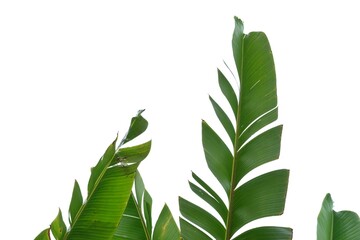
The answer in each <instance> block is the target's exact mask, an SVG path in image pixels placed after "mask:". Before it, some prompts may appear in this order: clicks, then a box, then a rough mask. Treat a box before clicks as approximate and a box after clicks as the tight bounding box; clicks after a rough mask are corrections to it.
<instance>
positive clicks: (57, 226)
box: [50, 209, 66, 240]
mask: <svg viewBox="0 0 360 240" xmlns="http://www.w3.org/2000/svg"><path fill="white" fill-rule="evenodd" d="M50 229H51V233H52V234H53V235H54V237H55V239H56V240H62V239H63V237H64V236H65V233H66V225H65V223H64V220H63V218H62V214H61V210H60V209H59V213H58V215H57V216H56V218H55V219H54V221H53V222H52V223H51V225H50Z"/></svg>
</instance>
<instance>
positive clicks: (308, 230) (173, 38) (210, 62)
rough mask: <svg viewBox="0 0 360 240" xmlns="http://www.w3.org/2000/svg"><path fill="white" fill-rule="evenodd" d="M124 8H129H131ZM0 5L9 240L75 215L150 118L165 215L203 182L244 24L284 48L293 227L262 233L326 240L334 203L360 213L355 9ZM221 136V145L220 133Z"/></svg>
mask: <svg viewBox="0 0 360 240" xmlns="http://www.w3.org/2000/svg"><path fill="white" fill-rule="evenodd" d="M124 2H125V1H124ZM129 2H130V1H127V3H126V4H125V3H122V2H121V1H98V2H95V1H57V2H55V1H1V3H0V111H1V112H0V226H1V227H0V229H1V237H0V238H1V239H33V238H34V237H35V236H36V235H37V234H38V233H39V232H40V231H41V230H43V229H44V228H46V227H47V226H48V225H49V224H50V222H51V221H52V220H53V218H54V217H55V216H56V214H57V211H58V207H60V208H61V209H62V210H63V212H64V213H66V212H67V209H68V204H69V202H70V197H71V191H72V187H73V181H74V179H78V181H79V182H80V185H81V187H82V190H83V193H86V185H87V179H88V177H89V173H90V171H89V170H90V167H91V166H94V165H95V164H96V162H97V161H98V158H99V157H100V156H101V155H102V153H103V151H104V150H105V149H106V147H107V146H108V144H110V142H111V141H112V140H113V139H114V137H115V135H116V133H117V132H118V131H119V134H120V136H122V135H123V134H124V133H125V131H126V129H127V127H128V124H129V121H130V118H131V117H132V116H133V115H135V114H136V112H137V110H138V109H143V108H145V109H146V111H145V112H144V117H146V118H147V119H148V120H149V123H150V125H149V131H148V132H147V134H146V136H145V137H144V139H146V138H152V139H153V148H152V152H151V154H150V155H149V157H148V158H147V159H146V161H144V162H143V163H142V165H141V168H140V170H141V172H142V175H143V178H144V181H145V183H146V186H147V188H148V190H149V191H150V193H151V194H152V196H153V200H154V207H155V209H154V215H155V216H157V214H158V213H159V209H160V208H161V207H162V205H163V204H164V203H165V202H166V203H168V204H169V206H170V208H171V210H172V211H173V214H174V216H175V218H178V216H179V213H178V210H177V209H178V207H177V198H178V195H182V196H185V197H186V198H187V199H190V200H192V201H195V199H196V196H195V195H193V194H191V193H190V191H189V190H188V189H189V188H188V185H187V180H188V179H190V175H191V170H194V171H195V172H196V173H198V174H200V175H201V176H203V177H204V178H206V179H211V175H210V174H209V172H208V169H207V167H206V163H205V159H204V157H203V151H202V146H201V124H200V122H201V119H206V120H207V121H208V122H209V123H210V124H211V125H212V126H214V128H217V129H220V128H219V124H218V123H217V120H216V118H215V117H214V114H213V113H212V110H211V107H210V103H209V101H208V93H210V94H211V95H212V96H214V98H216V99H217V100H219V101H220V102H223V101H222V100H221V99H222V98H221V95H220V90H219V89H218V87H217V72H216V68H217V67H219V68H221V69H224V68H223V63H222V61H223V60H226V61H227V62H230V63H231V61H232V58H231V56H232V53H231V38H232V31H233V27H234V20H233V17H234V16H235V15H236V16H238V17H240V18H241V19H242V20H243V21H244V23H245V31H246V32H249V31H264V32H265V33H266V34H267V36H268V38H269V40H270V44H271V46H272V50H273V54H274V58H275V64H276V70H277V84H278V96H279V113H280V119H279V123H282V124H284V132H283V138H282V153H281V158H280V160H279V161H278V163H276V164H275V163H274V164H273V165H270V166H271V168H272V169H273V168H275V167H276V168H277V167H286V168H290V170H291V175H290V184H289V191H288V198H287V205H286V209H285V214H284V216H282V217H276V218H271V219H265V220H262V221H259V222H258V223H255V224H254V225H256V224H264V225H265V224H269V225H271V224H278V225H284V226H290V227H292V228H293V229H294V239H295V240H300V239H315V238H316V218H317V214H318V211H319V210H320V206H321V202H322V200H323V197H324V196H325V194H326V193H327V192H331V193H332V196H333V199H334V200H335V208H336V209H337V210H343V209H351V210H353V211H356V212H358V213H359V212H360V204H359V203H360V190H359V187H358V186H359V181H360V175H359V169H360V165H359V164H358V162H359V160H360V159H359V151H358V149H359V135H360V127H359V120H360V119H359V114H358V109H359V103H360V95H359V88H358V86H359V85H358V82H359V81H360V79H359V77H360V76H359V69H360V68H359V63H360V58H359V56H360V34H359V24H360V15H359V14H358V12H359V7H358V5H357V4H356V1H344V0H342V1H314V0H311V1H310V0H306V1H305V0H302V1H257V0H251V1H250V0H249V1H239V0H238V1H208V0H207V1H194V0H192V1H184V0H183V1H176V2H175V1H157V0H153V1H131V3H129ZM219 132H221V131H220V130H219Z"/></svg>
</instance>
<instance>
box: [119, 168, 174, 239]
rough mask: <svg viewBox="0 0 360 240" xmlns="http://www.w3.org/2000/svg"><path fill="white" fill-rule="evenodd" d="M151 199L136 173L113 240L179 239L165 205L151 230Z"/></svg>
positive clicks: (172, 219)
mask: <svg viewBox="0 0 360 240" xmlns="http://www.w3.org/2000/svg"><path fill="white" fill-rule="evenodd" d="M151 212H152V198H151V196H150V194H149V193H148V191H147V190H146V189H145V185H144V182H143V180H142V178H141V176H140V173H139V172H137V174H136V177H135V191H134V192H133V193H132V194H131V196H130V199H129V202H128V205H127V207H126V209H125V212H124V214H123V217H122V219H121V221H120V224H119V226H118V228H117V231H116V232H115V234H114V237H113V239H114V240H151V239H154V240H176V239H180V232H179V228H178V226H177V225H176V223H175V220H174V218H173V216H172V214H171V212H170V210H169V208H168V207H167V205H165V206H164V207H163V209H162V211H161V213H160V215H159V217H158V220H157V222H156V224H155V227H154V229H153V226H152V213H151Z"/></svg>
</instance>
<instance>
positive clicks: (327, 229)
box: [317, 193, 360, 240]
mask: <svg viewBox="0 0 360 240" xmlns="http://www.w3.org/2000/svg"><path fill="white" fill-rule="evenodd" d="M333 239H336V240H358V239H360V218H359V216H358V215H357V214H356V213H354V212H351V211H341V212H336V211H334V210H333V200H332V199H331V195H330V194H329V193H328V194H327V195H326V196H325V198H324V201H323V204H322V207H321V210H320V213H319V216H318V225H317V240H333Z"/></svg>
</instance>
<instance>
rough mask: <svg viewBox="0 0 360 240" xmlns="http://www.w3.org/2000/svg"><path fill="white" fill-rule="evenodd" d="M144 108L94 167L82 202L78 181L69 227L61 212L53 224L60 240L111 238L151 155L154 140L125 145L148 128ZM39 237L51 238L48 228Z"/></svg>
mask: <svg viewBox="0 0 360 240" xmlns="http://www.w3.org/2000/svg"><path fill="white" fill-rule="evenodd" d="M142 112H143V111H139V112H138V114H137V115H136V116H135V117H133V118H132V120H131V124H130V127H129V130H128V132H127V134H126V135H125V136H124V138H123V139H122V141H121V142H120V144H119V145H118V146H116V142H117V138H116V139H115V141H113V143H112V144H110V146H109V147H108V148H107V150H106V151H105V153H104V155H103V156H102V157H101V158H100V160H99V162H98V163H97V165H96V166H95V167H93V168H92V169H91V175H90V179H89V182H88V196H87V198H86V199H85V201H83V197H82V194H81V190H80V187H79V184H78V183H77V182H76V181H75V184H74V189H73V194H72V198H71V202H70V207H69V222H70V227H69V228H68V229H67V228H66V225H65V223H64V221H63V218H62V214H61V211H59V214H58V216H57V217H56V218H55V220H54V221H53V222H52V223H51V226H50V229H51V232H52V235H53V236H54V237H55V239H57V240H65V239H68V240H70V239H74V240H99V239H112V237H113V235H114V232H115V231H116V229H117V226H118V225H119V222H120V219H121V217H122V215H123V212H124V211H125V208H126V206H127V202H128V200H129V197H130V195H131V189H132V186H133V181H134V178H135V174H136V170H137V167H138V166H139V164H140V162H141V161H142V160H143V159H144V158H145V157H146V156H147V155H148V153H149V151H150V147H151V141H149V142H146V143H144V144H140V145H137V146H132V147H123V144H125V143H127V142H129V141H131V140H132V139H134V138H136V137H137V136H139V135H140V134H142V133H143V132H144V131H145V130H146V128H147V125H148V123H147V121H146V119H144V118H143V117H142V116H141V113H142ZM36 239H39V240H40V239H45V240H46V239H50V235H49V229H46V230H44V231H43V232H41V233H40V234H39V235H38V237H37V238H36Z"/></svg>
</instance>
